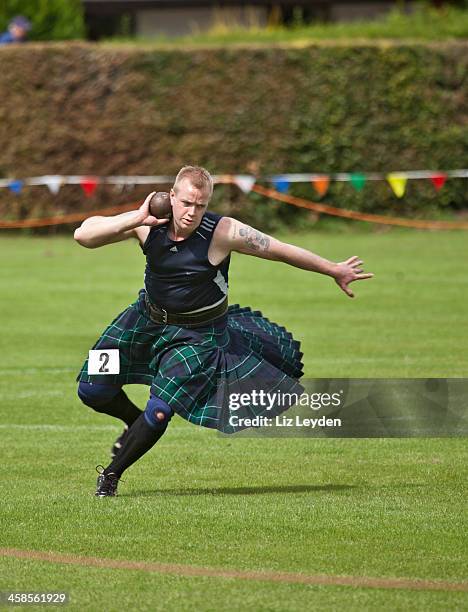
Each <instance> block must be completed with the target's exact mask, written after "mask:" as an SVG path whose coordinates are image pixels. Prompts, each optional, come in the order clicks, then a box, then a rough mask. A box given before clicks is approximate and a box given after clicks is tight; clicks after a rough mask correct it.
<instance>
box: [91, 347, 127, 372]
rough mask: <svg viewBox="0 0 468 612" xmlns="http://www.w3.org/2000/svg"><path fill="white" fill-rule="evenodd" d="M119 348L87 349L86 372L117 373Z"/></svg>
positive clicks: (118, 370) (118, 369)
mask: <svg viewBox="0 0 468 612" xmlns="http://www.w3.org/2000/svg"><path fill="white" fill-rule="evenodd" d="M119 373H120V356H119V349H98V350H93V351H89V357H88V374H101V375H103V374H119Z"/></svg>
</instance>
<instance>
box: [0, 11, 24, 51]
mask: <svg viewBox="0 0 468 612" xmlns="http://www.w3.org/2000/svg"><path fill="white" fill-rule="evenodd" d="M30 30H31V22H30V21H29V19H26V17H23V16H22V15H18V16H17V17H13V19H12V20H11V21H10V23H9V24H8V31H7V32H3V34H0V46H1V45H10V44H12V43H23V42H26V40H27V38H28V33H29V31H30Z"/></svg>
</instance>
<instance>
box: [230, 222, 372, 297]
mask: <svg viewBox="0 0 468 612" xmlns="http://www.w3.org/2000/svg"><path fill="white" fill-rule="evenodd" d="M219 225H220V226H221V227H220V228H219V229H220V232H219V233H220V244H223V245H224V247H225V248H226V250H227V251H228V252H231V251H236V252H238V253H243V254H244V255H253V256H254V257H261V258H263V259H270V260H273V261H281V262H283V263H286V264H289V265H290V266H294V267H295V268H301V269H302V270H308V271H310V272H318V273H319V274H326V275H327V276H331V277H332V278H334V279H335V281H336V283H337V285H338V286H339V287H340V289H342V290H343V291H344V292H345V293H346V295H348V296H349V297H354V294H353V292H352V291H351V289H350V288H349V287H348V285H349V283H351V282H353V281H356V280H365V279H367V278H372V276H374V275H373V274H371V273H364V271H363V269H362V265H363V261H362V260H361V259H359V257H358V256H357V255H355V256H354V257H350V258H349V259H347V260H346V261H342V262H339V263H336V262H332V261H328V259H324V258H323V257H320V256H319V255H316V254H315V253H312V252H311V251H307V250H306V249H302V248H300V247H297V246H294V245H293V244H288V243H286V242H281V241H280V240H277V239H276V238H273V237H272V236H268V235H267V234H264V233H262V232H260V231H258V230H256V229H254V228H253V227H250V226H249V225H246V224H245V223H241V222H240V221H237V220H236V219H232V218H230V217H224V218H223V219H222V225H221V222H220V224H219Z"/></svg>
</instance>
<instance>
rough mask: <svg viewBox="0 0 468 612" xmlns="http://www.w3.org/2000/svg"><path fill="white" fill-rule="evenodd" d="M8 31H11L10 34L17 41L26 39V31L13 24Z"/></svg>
mask: <svg viewBox="0 0 468 612" xmlns="http://www.w3.org/2000/svg"><path fill="white" fill-rule="evenodd" d="M8 29H9V30H10V34H11V35H12V36H13V38H14V39H15V40H23V39H24V38H26V35H27V32H26V30H25V29H24V28H22V27H21V26H19V25H16V24H15V23H12V24H11V25H10V27H9V28H8Z"/></svg>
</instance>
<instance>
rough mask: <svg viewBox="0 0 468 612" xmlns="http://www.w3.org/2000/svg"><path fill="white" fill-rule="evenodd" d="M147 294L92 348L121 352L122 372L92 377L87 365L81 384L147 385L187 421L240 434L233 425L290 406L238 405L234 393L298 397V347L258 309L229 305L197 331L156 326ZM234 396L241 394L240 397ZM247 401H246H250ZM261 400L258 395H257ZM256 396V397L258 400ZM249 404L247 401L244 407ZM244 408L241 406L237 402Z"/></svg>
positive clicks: (299, 357)
mask: <svg viewBox="0 0 468 612" xmlns="http://www.w3.org/2000/svg"><path fill="white" fill-rule="evenodd" d="M144 298H145V290H144V289H141V290H140V292H139V296H138V299H137V300H136V301H135V302H134V303H133V304H131V305H130V306H129V307H128V308H126V309H125V310H124V311H123V312H122V313H120V314H119V315H118V316H117V317H116V318H115V319H114V321H112V323H111V324H110V325H109V326H108V327H107V328H106V329H105V330H104V332H103V334H102V335H101V337H100V338H99V340H98V341H97V342H96V344H95V345H94V346H93V347H92V348H93V349H119V356H120V373H119V374H105V375H102V374H101V375H95V374H93V375H90V374H88V360H86V361H85V362H84V364H83V367H82V369H81V372H80V373H79V375H78V377H77V380H78V381H86V382H93V383H105V384H116V385H126V384H145V385H149V386H150V387H151V393H152V394H153V395H157V396H159V397H160V398H161V399H163V400H164V401H165V402H167V403H168V404H169V406H170V407H171V408H172V409H173V410H174V412H176V413H177V414H179V415H180V416H181V417H183V418H184V419H186V420H187V421H190V422H191V423H194V424H196V425H202V426H204V427H210V428H213V429H218V430H219V431H222V432H224V433H234V432H236V431H239V430H241V429H244V428H245V427H246V425H237V424H236V425H233V424H231V422H230V417H231V416H232V415H236V416H237V417H239V419H237V420H238V421H240V420H243V419H245V418H254V417H256V416H266V417H268V418H270V417H274V416H276V415H278V414H280V413H281V412H283V411H284V410H287V409H288V408H290V406H291V405H294V404H295V403H296V402H295V401H293V400H291V401H289V403H288V402H286V405H284V396H283V395H282V396H281V397H282V398H283V399H282V400H281V401H280V402H278V401H276V402H272V401H270V404H269V407H268V406H266V405H265V404H264V403H259V402H258V401H254V402H250V403H249V404H247V405H242V406H239V405H237V406H234V405H232V401H231V400H232V397H233V395H232V394H239V396H240V394H243V393H244V394H245V393H250V394H251V396H250V397H252V392H255V391H256V392H257V393H259V392H260V391H262V390H263V391H264V392H265V393H269V394H270V397H272V398H274V397H278V395H277V396H275V394H279V393H281V394H283V393H288V394H300V393H302V391H303V387H302V386H301V385H300V384H299V383H298V379H299V378H300V377H301V376H302V374H303V371H302V367H303V364H302V363H301V358H302V355H303V354H302V353H301V352H300V343H299V342H298V341H297V340H294V338H293V336H292V334H291V333H290V332H288V331H287V330H286V329H285V328H284V327H280V326H279V325H277V324H276V323H272V322H271V321H269V320H268V319H267V318H266V317H264V316H263V315H262V313H261V312H259V311H252V310H251V309H250V308H248V307H246V308H241V307H240V306H239V305H237V304H236V305H231V306H229V308H228V311H227V313H226V314H225V315H223V316H222V317H219V318H218V319H216V320H215V321H212V322H211V323H209V324H205V325H203V326H202V327H197V328H195V329H187V328H184V327H180V326H178V325H165V324H156V323H153V321H151V319H150V318H149V316H148V314H147V311H146V306H145V299H144ZM234 397H236V396H234ZM244 397H245V396H244ZM253 397H254V399H255V396H253ZM258 397H259V396H258V395H257V399H258ZM244 403H245V402H244ZM237 404H238V402H237Z"/></svg>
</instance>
